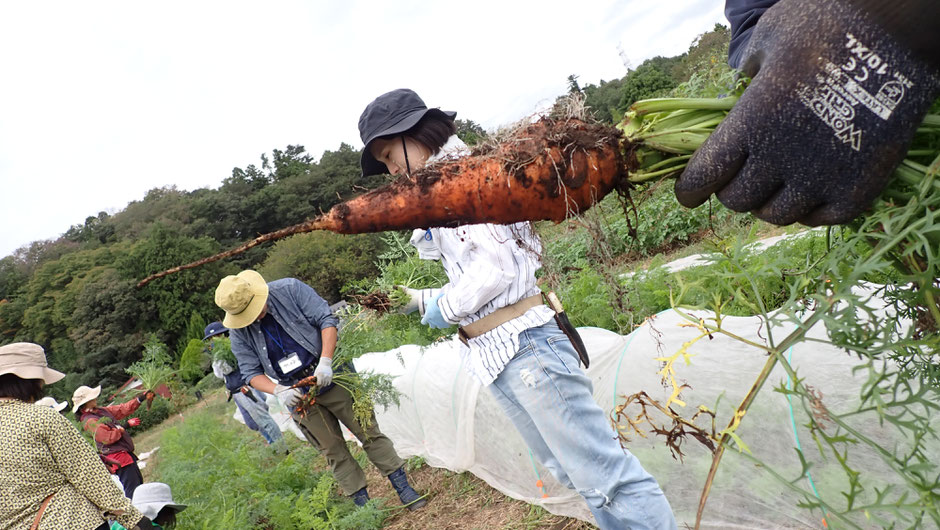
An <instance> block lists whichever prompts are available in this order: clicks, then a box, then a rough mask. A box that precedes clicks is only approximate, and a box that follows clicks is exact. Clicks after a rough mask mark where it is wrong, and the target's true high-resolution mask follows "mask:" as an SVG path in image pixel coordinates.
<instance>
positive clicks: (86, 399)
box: [72, 385, 152, 498]
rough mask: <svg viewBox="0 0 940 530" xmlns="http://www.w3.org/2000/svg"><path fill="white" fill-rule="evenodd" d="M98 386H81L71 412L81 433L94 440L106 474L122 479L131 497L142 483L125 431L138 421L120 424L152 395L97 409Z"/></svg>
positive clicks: (135, 419)
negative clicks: (88, 435)
mask: <svg viewBox="0 0 940 530" xmlns="http://www.w3.org/2000/svg"><path fill="white" fill-rule="evenodd" d="M100 394H101V386H96V387H95V388H91V387H88V386H84V385H83V386H80V387H78V388H76V389H75V392H74V393H73V394H72V403H73V406H72V412H74V413H75V417H76V418H77V419H78V422H79V423H80V424H81V426H82V429H84V430H85V432H87V433H89V434H90V435H91V436H92V437H93V438H94V439H95V445H96V446H97V447H98V454H99V455H100V457H101V461H102V462H104V464H105V466H107V468H108V471H110V472H111V473H113V474H115V475H117V476H118V478H120V479H121V484H123V485H124V494H125V495H126V496H127V498H132V497H133V496H134V489H136V488H137V486H139V485H140V484H141V483H142V482H143V481H144V477H143V476H142V475H141V474H140V468H139V467H137V455H136V454H134V440H133V439H131V435H130V434H129V433H128V432H127V428H126V427H136V426H137V425H140V419H139V418H130V419H128V420H127V422H126V425H122V424H121V423H120V420H123V419H124V418H126V417H127V416H129V415H131V414H132V413H133V412H134V411H135V410H137V408H138V407H140V404H141V403H143V402H144V401H145V400H146V399H147V398H148V397H150V396H151V394H152V392H141V394H140V395H139V396H137V397H136V398H134V399H131V400H130V401H128V402H127V403H122V404H120V405H109V406H106V407H99V406H98V396H99V395H100Z"/></svg>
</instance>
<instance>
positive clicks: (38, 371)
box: [0, 342, 65, 385]
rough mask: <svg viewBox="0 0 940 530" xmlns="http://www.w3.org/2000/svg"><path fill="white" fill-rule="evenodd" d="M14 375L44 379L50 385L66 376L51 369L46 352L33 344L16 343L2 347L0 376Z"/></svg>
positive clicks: (0, 348) (23, 377)
mask: <svg viewBox="0 0 940 530" xmlns="http://www.w3.org/2000/svg"><path fill="white" fill-rule="evenodd" d="M4 374H13V375H16V376H17V377H20V378H22V379H42V381H43V382H44V383H45V384H47V385H49V384H52V383H55V382H56V381H58V380H59V379H62V378H63V377H65V374H63V373H62V372H59V371H57V370H53V369H52V368H49V365H47V364H46V352H45V351H44V350H43V349H42V346H40V345H38V344H33V343H32V342H14V343H12V344H7V345H6V346H0V375H4Z"/></svg>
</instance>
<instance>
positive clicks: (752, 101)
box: [675, 0, 940, 226]
mask: <svg viewBox="0 0 940 530" xmlns="http://www.w3.org/2000/svg"><path fill="white" fill-rule="evenodd" d="M938 3H940V2H937V0H908V1H906V2H904V3H894V2H883V1H875V0H825V1H818V0H780V2H778V3H777V4H776V5H774V6H773V7H772V8H770V9H768V10H767V11H766V12H765V13H764V14H763V16H762V17H761V18H760V20H759V21H758V23H757V25H756V26H755V28H754V31H753V34H752V37H751V40H750V42H749V43H748V45H747V48H746V49H745V51H744V55H743V61H742V63H741V64H742V69H743V70H744V73H746V74H747V75H749V76H751V77H752V81H751V84H750V86H749V87H748V88H747V89H746V90H745V91H744V94H743V95H742V96H741V99H740V100H739V101H738V103H737V104H736V105H735V107H734V109H732V110H731V112H730V113H729V114H728V116H727V118H725V120H724V121H723V122H722V123H721V124H720V125H719V126H718V128H717V129H716V130H715V132H714V133H713V134H712V135H711V137H710V138H709V139H708V140H707V141H706V142H705V144H704V145H703V146H702V147H701V148H700V149H699V150H698V151H697V152H696V153H695V155H694V156H693V157H692V159H691V160H690V162H689V165H688V167H687V168H686V170H685V172H684V173H683V174H682V175H681V176H680V178H679V180H678V181H677V182H676V188H675V192H676V198H677V199H678V200H679V202H680V203H682V204H683V205H685V206H688V207H695V206H698V205H700V204H702V203H703V202H705V200H707V199H708V197H709V196H710V195H711V194H712V193H715V194H716V195H717V197H718V199H719V200H720V201H721V202H722V204H724V205H725V206H727V207H728V208H730V209H732V210H735V211H739V212H746V211H750V212H752V213H753V214H754V215H755V216H757V217H759V218H760V219H763V220H765V221H768V222H771V223H774V224H779V225H785V224H790V223H793V222H800V223H803V224H806V225H811V226H813V225H821V224H836V223H843V222H846V221H850V220H851V219H853V218H854V217H856V216H857V215H859V214H860V213H861V212H862V211H863V210H864V209H865V208H867V207H868V205H869V204H870V203H871V202H872V201H873V200H874V199H875V197H877V196H878V194H879V193H880V192H881V190H882V189H883V188H884V187H885V185H886V184H887V183H888V180H889V179H890V176H891V173H892V172H893V171H894V169H895V168H896V167H897V166H898V164H899V163H900V162H901V160H902V159H903V158H904V156H905V154H906V153H907V150H908V147H909V146H910V143H911V140H912V138H913V136H914V131H915V129H916V128H917V126H918V125H919V124H920V123H921V121H922V120H923V117H924V115H925V114H926V112H927V110H928V108H929V107H930V104H931V103H932V102H933V101H934V99H935V98H936V97H937V94H938V87H940V82H938V67H937V62H938V60H940V59H938V57H936V56H935V55H937V54H935V53H933V51H934V50H936V49H938V48H940V47H938V45H937V42H938V39H940V37H938V35H940V29H937V28H936V23H937V22H938V21H937V18H932V17H933V15H932V13H933V14H935V13H938V8H937V4H938ZM902 4H903V5H902ZM912 6H913V7H912ZM873 14H874V15H873ZM908 44H909V45H908ZM911 47H914V48H916V49H917V50H919V51H920V52H922V53H920V54H915V52H914V51H912V48H911Z"/></svg>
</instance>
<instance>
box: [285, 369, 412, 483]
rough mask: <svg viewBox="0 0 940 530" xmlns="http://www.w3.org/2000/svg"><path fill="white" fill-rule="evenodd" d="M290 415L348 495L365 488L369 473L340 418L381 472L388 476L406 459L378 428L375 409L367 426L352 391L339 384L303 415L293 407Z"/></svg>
mask: <svg viewBox="0 0 940 530" xmlns="http://www.w3.org/2000/svg"><path fill="white" fill-rule="evenodd" d="M291 416H292V417H293V418H294V422H296V423H297V425H298V426H299V427H300V430H301V432H303V433H304V436H305V437H306V438H307V441H308V442H310V443H311V444H313V446H314V447H316V448H317V450H319V451H320V453H322V454H323V456H324V457H325V458H326V461H327V463H328V464H329V465H330V469H332V471H333V478H335V479H336V482H337V484H339V486H340V487H341V488H343V492H345V493H346V495H352V494H353V493H355V492H357V491H359V490H361V489H362V488H364V487H365V486H366V475H365V473H363V471H362V468H361V467H359V464H358V463H357V462H356V459H355V458H353V456H352V454H351V453H350V452H349V448H348V447H347V446H346V440H344V439H343V432H342V430H340V426H339V423H340V422H343V425H345V426H346V427H347V428H348V429H349V430H350V431H352V433H353V434H354V435H355V436H356V438H358V439H359V441H360V442H362V448H363V449H364V450H365V452H366V456H368V457H369V460H370V461H371V462H372V463H373V464H374V465H375V467H377V468H378V470H379V471H380V472H381V473H382V475H384V476H386V477H387V476H388V475H389V474H391V473H393V472H395V471H396V470H397V469H398V468H400V467H401V466H402V465H404V463H405V462H404V461H403V460H402V459H401V458H400V457H399V456H398V453H396V452H395V446H394V445H393V444H392V441H391V440H389V439H388V437H387V436H385V435H384V434H382V431H380V430H379V425H378V423H377V422H376V421H375V413H374V412H373V413H372V425H371V426H369V428H367V429H364V428H363V427H362V426H361V425H359V422H357V421H356V420H355V418H354V416H353V398H352V395H350V393H349V391H347V390H346V389H345V388H342V387H340V386H339V385H335V386H333V388H331V389H330V390H327V391H326V392H324V393H322V394H320V395H319V396H317V400H316V403H315V404H314V405H312V406H311V407H310V408H308V409H307V410H306V414H304V415H303V416H301V415H300V414H298V413H296V412H293V411H292V412H291Z"/></svg>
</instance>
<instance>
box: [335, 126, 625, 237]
mask: <svg viewBox="0 0 940 530" xmlns="http://www.w3.org/2000/svg"><path fill="white" fill-rule="evenodd" d="M619 138H620V133H619V131H617V130H616V129H612V128H607V127H604V126H602V125H596V124H587V123H584V122H581V121H574V120H567V121H555V120H549V119H543V120H540V121H539V122H537V123H534V124H531V125H529V126H528V127H525V128H524V129H522V130H521V131H520V132H519V133H518V134H517V135H515V136H514V137H513V139H512V140H511V141H509V142H503V143H501V144H499V145H497V146H496V147H495V148H492V149H491V150H489V151H488V152H483V153H475V154H474V156H466V157H463V158H460V159H457V160H454V161H450V162H445V163H442V164H437V165H434V166H431V167H428V168H426V169H424V170H422V171H419V172H418V173H416V174H414V175H413V176H412V177H411V178H409V177H401V178H399V179H398V180H396V181H395V182H392V183H391V184H389V185H387V186H383V187H381V188H378V189H376V190H373V191H370V192H368V193H365V194H363V195H360V196H359V197H356V198H354V199H351V200H349V201H346V202H344V203H342V204H338V205H336V206H334V207H333V208H332V209H331V210H330V211H329V212H328V213H327V214H326V215H324V216H322V217H321V218H320V219H318V220H317V221H318V223H317V228H318V229H325V230H332V231H334V232H340V233H343V234H359V233H363V232H382V231H386V230H401V229H406V228H428V227H431V226H457V225H462V224H473V223H484V222H486V223H514V222H517V221H525V220H540V219H546V220H552V221H562V220H564V219H566V218H567V217H569V216H571V215H572V214H578V213H581V212H583V211H584V210H586V209H588V208H590V207H591V206H593V205H594V203H596V202H597V201H599V200H600V199H602V198H603V197H604V196H605V195H607V194H608V193H609V192H610V191H611V190H612V189H614V188H615V187H616V186H617V185H619V184H621V183H622V182H623V179H622V177H623V176H624V169H623V164H622V161H621V155H620V144H619Z"/></svg>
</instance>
